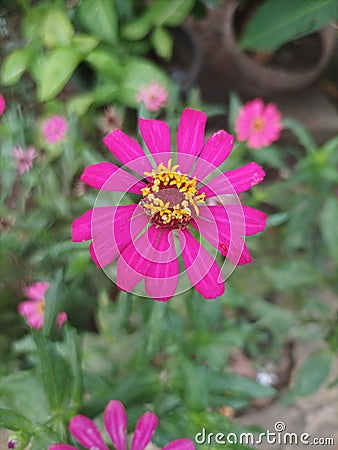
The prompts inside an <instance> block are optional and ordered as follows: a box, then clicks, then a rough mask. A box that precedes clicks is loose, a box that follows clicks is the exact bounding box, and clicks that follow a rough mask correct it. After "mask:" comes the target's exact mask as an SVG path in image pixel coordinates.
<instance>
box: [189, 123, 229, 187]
mask: <svg viewBox="0 0 338 450" xmlns="http://www.w3.org/2000/svg"><path fill="white" fill-rule="evenodd" d="M233 145H234V137H233V136H231V135H230V134H228V133H227V132H226V131H224V130H219V131H217V132H216V133H214V134H213V135H212V136H210V137H209V139H208V140H207V142H206V143H205V146H204V147H203V150H202V152H201V154H200V156H199V158H198V160H197V164H196V166H195V168H194V169H193V171H192V176H195V177H196V178H197V180H199V181H200V180H203V178H205V177H206V176H207V175H208V174H209V173H210V168H209V167H208V165H207V164H205V162H204V161H205V160H206V161H208V162H209V163H210V164H212V165H213V166H214V167H218V166H219V165H220V164H222V162H223V161H225V160H226V159H227V157H228V156H229V154H230V152H231V150H232V147H233Z"/></svg>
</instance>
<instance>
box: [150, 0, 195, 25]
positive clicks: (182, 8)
mask: <svg viewBox="0 0 338 450" xmlns="http://www.w3.org/2000/svg"><path fill="white" fill-rule="evenodd" d="M193 6H194V0H157V1H155V2H153V3H152V5H151V7H150V10H149V15H150V19H151V21H152V23H153V24H154V25H156V26H160V25H168V26H171V27H177V26H178V25H181V24H182V22H183V21H184V19H185V18H186V17H187V16H188V14H189V13H190V11H191V10H192V8H193Z"/></svg>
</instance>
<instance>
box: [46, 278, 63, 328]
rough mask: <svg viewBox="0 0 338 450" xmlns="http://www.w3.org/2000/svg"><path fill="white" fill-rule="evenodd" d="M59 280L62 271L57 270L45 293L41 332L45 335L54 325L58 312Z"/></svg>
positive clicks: (60, 280) (60, 279)
mask: <svg viewBox="0 0 338 450" xmlns="http://www.w3.org/2000/svg"><path fill="white" fill-rule="evenodd" d="M61 282H62V272H61V270H59V271H58V272H57V274H56V275H55V278H54V279H53V280H52V282H51V283H50V286H49V288H48V290H47V292H46V294H45V298H46V306H45V315H44V320H43V333H44V335H45V336H49V335H50V332H51V330H52V329H53V328H54V326H55V319H56V316H57V313H58V312H60V309H59V307H58V303H59V302H60V295H61V294H60V292H61Z"/></svg>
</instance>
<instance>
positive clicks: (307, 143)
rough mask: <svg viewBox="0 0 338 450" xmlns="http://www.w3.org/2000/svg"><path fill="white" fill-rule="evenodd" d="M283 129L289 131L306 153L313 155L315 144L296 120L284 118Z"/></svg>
mask: <svg viewBox="0 0 338 450" xmlns="http://www.w3.org/2000/svg"><path fill="white" fill-rule="evenodd" d="M282 122H283V127H284V129H285V130H290V131H292V133H293V134H294V135H295V136H296V137H297V139H298V140H299V142H300V144H301V145H302V146H303V147H304V148H305V150H306V151H307V153H313V152H314V151H315V149H316V144H315V142H314V140H313V139H312V137H311V135H310V133H309V132H308V131H307V129H306V128H305V127H304V126H303V125H301V124H300V123H299V122H297V120H294V119H291V118H290V117H286V118H284V119H283V121H282Z"/></svg>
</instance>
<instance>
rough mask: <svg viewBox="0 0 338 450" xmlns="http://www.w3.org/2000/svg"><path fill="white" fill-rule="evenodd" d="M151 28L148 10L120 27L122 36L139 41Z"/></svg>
mask: <svg viewBox="0 0 338 450" xmlns="http://www.w3.org/2000/svg"><path fill="white" fill-rule="evenodd" d="M151 28H152V23H151V17H150V14H149V11H147V12H146V13H145V14H143V16H141V17H139V18H138V19H136V20H133V21H132V22H128V23H126V25H124V27H123V28H122V37H123V38H125V39H129V40H130V41H139V40H140V39H143V38H145V37H146V35H147V34H148V33H149V32H150V30H151Z"/></svg>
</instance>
